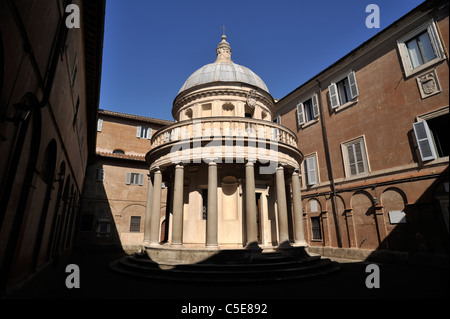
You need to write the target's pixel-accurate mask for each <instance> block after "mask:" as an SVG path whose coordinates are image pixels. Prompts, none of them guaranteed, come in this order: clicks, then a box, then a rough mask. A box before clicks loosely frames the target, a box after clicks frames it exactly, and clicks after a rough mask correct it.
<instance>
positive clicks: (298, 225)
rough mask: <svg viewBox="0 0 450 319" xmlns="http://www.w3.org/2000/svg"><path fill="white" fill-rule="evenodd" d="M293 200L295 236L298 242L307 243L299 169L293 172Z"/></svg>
mask: <svg viewBox="0 0 450 319" xmlns="http://www.w3.org/2000/svg"><path fill="white" fill-rule="evenodd" d="M292 201H293V204H294V205H293V206H294V237H295V242H296V243H298V244H304V245H306V241H305V234H304V231H303V207H302V196H301V194H300V179H299V174H298V169H296V170H294V173H293V174H292Z"/></svg>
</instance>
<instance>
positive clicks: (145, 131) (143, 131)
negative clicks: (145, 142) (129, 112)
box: [136, 126, 152, 139]
mask: <svg viewBox="0 0 450 319" xmlns="http://www.w3.org/2000/svg"><path fill="white" fill-rule="evenodd" d="M136 137H138V138H145V139H151V138H152V128H151V127H145V126H138V127H137V130H136Z"/></svg>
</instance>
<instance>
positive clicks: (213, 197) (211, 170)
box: [206, 161, 218, 247]
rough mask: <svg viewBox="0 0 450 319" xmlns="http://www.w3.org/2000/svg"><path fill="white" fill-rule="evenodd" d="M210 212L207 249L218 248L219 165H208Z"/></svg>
mask: <svg viewBox="0 0 450 319" xmlns="http://www.w3.org/2000/svg"><path fill="white" fill-rule="evenodd" d="M207 209H208V211H207V215H206V247H217V246H218V241H217V237H218V236H217V229H218V224H217V214H218V212H217V163H216V162H213V161H211V162H209V164H208V208H207Z"/></svg>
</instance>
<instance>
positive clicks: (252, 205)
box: [245, 162, 258, 246]
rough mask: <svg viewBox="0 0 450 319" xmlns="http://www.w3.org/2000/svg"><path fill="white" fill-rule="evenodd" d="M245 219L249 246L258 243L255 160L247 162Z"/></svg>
mask: <svg viewBox="0 0 450 319" xmlns="http://www.w3.org/2000/svg"><path fill="white" fill-rule="evenodd" d="M245 212H246V214H245V220H246V226H247V246H249V245H252V244H253V245H254V244H255V243H256V245H257V244H258V225H257V220H256V214H257V211H256V195H255V171H254V167H253V162H248V163H247V164H245Z"/></svg>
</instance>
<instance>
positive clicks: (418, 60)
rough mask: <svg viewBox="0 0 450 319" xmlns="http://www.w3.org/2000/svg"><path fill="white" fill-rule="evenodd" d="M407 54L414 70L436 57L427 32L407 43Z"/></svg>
mask: <svg viewBox="0 0 450 319" xmlns="http://www.w3.org/2000/svg"><path fill="white" fill-rule="evenodd" d="M406 48H407V53H408V56H409V59H410V61H409V62H410V63H411V65H412V67H413V68H417V67H418V66H421V65H422V64H424V63H427V62H428V61H431V60H433V59H434V58H435V57H436V54H435V53H434V50H433V46H432V45H431V40H430V35H429V34H428V32H427V31H424V32H423V33H421V34H419V35H418V36H416V37H414V38H412V39H411V40H409V41H408V42H406Z"/></svg>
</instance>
